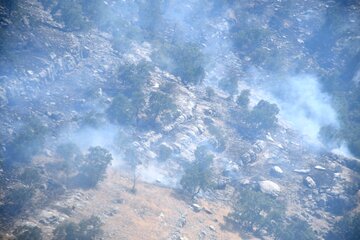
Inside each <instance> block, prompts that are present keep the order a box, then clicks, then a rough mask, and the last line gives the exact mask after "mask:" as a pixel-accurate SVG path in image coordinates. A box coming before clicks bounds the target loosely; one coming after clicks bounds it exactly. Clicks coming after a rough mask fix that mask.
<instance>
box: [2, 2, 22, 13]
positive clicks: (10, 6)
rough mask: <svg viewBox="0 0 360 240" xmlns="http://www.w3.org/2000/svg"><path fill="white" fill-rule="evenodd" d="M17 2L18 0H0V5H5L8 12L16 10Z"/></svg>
mask: <svg viewBox="0 0 360 240" xmlns="http://www.w3.org/2000/svg"><path fill="white" fill-rule="evenodd" d="M18 4H19V0H0V6H3V7H5V9H7V10H8V11H9V13H11V12H13V11H15V10H16V8H17V6H18Z"/></svg>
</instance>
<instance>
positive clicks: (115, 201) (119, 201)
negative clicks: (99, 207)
mask: <svg viewBox="0 0 360 240" xmlns="http://www.w3.org/2000/svg"><path fill="white" fill-rule="evenodd" d="M124 202H125V201H124V199H121V198H119V199H114V200H112V203H114V204H123V203H124Z"/></svg>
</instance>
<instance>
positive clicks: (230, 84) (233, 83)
mask: <svg viewBox="0 0 360 240" xmlns="http://www.w3.org/2000/svg"><path fill="white" fill-rule="evenodd" d="M219 87H220V88H221V89H222V90H224V91H226V92H227V93H229V94H230V96H233V95H235V94H236V93H237V91H238V80H237V79H236V77H229V78H224V79H222V80H221V81H220V82H219Z"/></svg>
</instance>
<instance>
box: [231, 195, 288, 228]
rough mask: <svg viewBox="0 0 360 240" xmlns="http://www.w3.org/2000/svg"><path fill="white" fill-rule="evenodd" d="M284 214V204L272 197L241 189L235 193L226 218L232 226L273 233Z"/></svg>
mask: <svg viewBox="0 0 360 240" xmlns="http://www.w3.org/2000/svg"><path fill="white" fill-rule="evenodd" d="M284 214H285V209H284V205H283V203H281V202H278V201H276V200H275V199H274V198H273V197H271V196H269V195H267V194H265V193H262V192H257V191H254V190H250V189H241V190H240V191H239V192H238V193H237V197H236V202H235V204H234V206H233V211H232V212H231V213H229V215H228V216H227V217H226V220H227V221H228V222H229V223H230V224H231V225H232V226H233V227H234V228H238V227H239V228H240V229H242V230H245V231H248V232H253V231H254V230H255V233H259V231H260V230H262V229H266V230H267V231H268V233H274V232H276V231H277V228H278V227H279V223H280V222H281V221H282V217H283V216H284Z"/></svg>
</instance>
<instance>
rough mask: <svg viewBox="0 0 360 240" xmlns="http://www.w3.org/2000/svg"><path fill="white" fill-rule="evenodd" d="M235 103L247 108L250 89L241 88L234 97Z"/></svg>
mask: <svg viewBox="0 0 360 240" xmlns="http://www.w3.org/2000/svg"><path fill="white" fill-rule="evenodd" d="M236 103H237V105H238V106H239V107H241V108H244V109H248V107H249V103H250V90H249V89H245V90H242V91H241V93H240V95H239V96H238V97H237V99H236Z"/></svg>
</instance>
